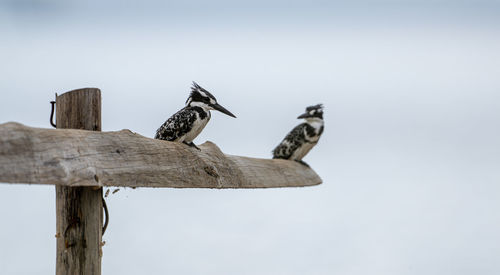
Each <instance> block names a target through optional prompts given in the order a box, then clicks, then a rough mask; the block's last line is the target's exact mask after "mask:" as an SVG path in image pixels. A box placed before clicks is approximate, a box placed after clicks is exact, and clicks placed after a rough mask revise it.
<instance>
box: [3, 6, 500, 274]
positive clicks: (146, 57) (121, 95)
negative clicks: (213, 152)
mask: <svg viewBox="0 0 500 275" xmlns="http://www.w3.org/2000/svg"><path fill="white" fill-rule="evenodd" d="M20 3H23V4H20ZM210 3H211V4H210V5H208V4H206V3H205V4H204V2H202V1H192V2H188V4H175V5H174V4H171V3H170V2H166V4H165V3H164V2H161V1H146V2H142V4H140V5H138V6H136V5H135V4H134V2H132V1H130V2H126V3H125V4H121V2H120V3H119V1H108V2H105V3H102V4H101V2H98V1H92V2H88V1H87V2H84V1H70V2H67V1H55V0H54V1H0V14H1V15H2V16H0V22H1V24H0V31H1V32H2V39H1V40H2V43H0V60H1V64H2V65H1V66H0V74H1V75H2V76H3V77H2V81H0V91H1V95H2V100H1V101H0V123H3V122H7V121H17V122H21V123H23V124H26V125H29V126H34V127H47V128H49V127H50V126H49V123H48V117H49V112H50V105H49V101H50V100H52V99H53V96H54V93H55V92H58V93H62V92H64V91H67V90H71V89H74V88H80V87H88V86H91V87H99V88H100V89H101V90H102V94H103V130H104V131H114V130H120V129H123V128H127V129H131V130H132V131H135V132H138V133H140V134H142V135H145V136H148V137H152V136H153V135H154V133H155V131H156V128H157V127H158V126H159V125H160V124H161V123H163V121H164V120H165V119H167V118H168V117H169V116H170V115H171V114H173V113H174V112H175V111H177V110H178V109H180V108H181V107H182V106H183V104H184V102H185V100H186V97H187V96H188V93H189V85H190V83H191V81H193V80H195V81H197V82H198V83H200V84H201V85H202V86H204V87H205V88H207V89H208V90H209V91H211V92H212V93H213V94H214V95H215V96H216V97H217V99H218V101H219V103H221V104H223V105H224V106H225V107H227V108H228V109H229V110H230V111H231V112H233V113H234V114H235V115H236V116H237V117H238V118H237V119H233V118H230V117H227V116H225V115H222V114H219V113H213V116H212V120H211V121H210V122H209V124H208V126H207V127H206V129H205V130H204V132H203V133H202V134H201V135H200V136H199V137H198V138H197V139H196V140H195V143H197V144H200V143H202V142H204V141H205V140H211V141H213V142H215V143H216V144H218V145H219V146H220V147H221V149H222V150H223V151H224V152H225V153H229V154H235V155H245V156H253V157H270V151H271V150H272V149H273V147H274V146H275V145H276V144H277V143H278V142H279V141H280V140H281V139H282V138H283V137H284V135H285V134H286V133H287V132H288V131H289V130H290V129H291V128H292V127H293V126H295V125H296V124H297V123H299V121H298V120H297V119H296V117H297V115H299V114H300V113H301V112H302V111H303V109H304V108H305V107H306V106H308V105H311V104H317V103H323V104H324V105H325V121H326V125H325V127H326V128H325V133H324V135H323V137H322V138H321V140H320V142H319V144H318V146H317V147H316V148H314V149H313V150H312V151H311V153H310V154H309V155H308V156H307V157H306V158H305V161H307V162H308V163H309V164H311V166H312V167H313V168H314V169H315V170H316V172H317V173H318V174H319V175H320V176H321V177H322V179H323V181H324V183H323V184H322V185H320V186H317V187H312V188H294V189H286V188H284V189H272V190H271V189H269V190H199V189H189V190H188V189H186V190H175V189H136V190H128V189H126V190H124V189H122V190H120V191H119V192H118V193H116V194H114V195H111V196H110V197H109V198H108V206H109V208H110V214H111V221H110V225H109V227H108V231H107V233H106V235H105V236H104V240H105V241H106V246H105V247H104V257H103V274H120V275H121V274H273V275H274V274H287V275H289V274H384V275H385V274H398V275H400V274H425V275H429V274H436V275H437V274H439V275H443V274H450V275H451V274H453V275H455V274H498V273H499V272H500V262H499V261H498V259H499V258H500V237H499V235H498V232H500V215H499V214H498V209H500V185H499V182H500V169H498V166H499V165H500V139H499V137H500V129H499V119H500V93H499V91H500V79H499V77H498V76H499V75H500V52H499V51H498V49H499V48H500V35H499V34H500V28H499V27H500V24H499V18H500V16H499V15H500V9H499V6H500V4H499V3H498V1H458V2H455V1H418V2H417V1H355V2H352V3H351V4H349V5H346V4H338V3H336V2H329V1H314V2H306V1H293V2H285V1H278V2H270V3H269V4H267V3H268V2H264V1H258V2H252V4H249V3H250V2H247V3H246V4H245V3H243V4H235V2H232V1H215V2H210ZM0 218H1V219H2V220H3V221H4V222H3V225H4V226H2V227H1V228H0V244H1V246H0V247H1V248H0V270H1V271H2V272H0V273H2V274H50V273H54V269H55V238H54V234H55V199H54V187H52V186H36V185H31V186H28V185H8V184H0Z"/></svg>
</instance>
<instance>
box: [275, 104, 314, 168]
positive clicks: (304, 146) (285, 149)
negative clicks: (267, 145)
mask: <svg viewBox="0 0 500 275" xmlns="http://www.w3.org/2000/svg"><path fill="white" fill-rule="evenodd" d="M301 118H303V119H305V122H303V123H301V124H299V125H297V126H296V127H295V128H293V130H292V131H290V133H288V135H286V137H285V138H284V139H283V141H282V142H281V143H280V144H279V145H278V146H276V148H274V150H273V158H274V159H288V160H294V161H297V162H299V163H301V164H303V165H305V166H307V167H309V165H308V164H307V163H305V162H304V161H303V160H302V158H304V156H305V155H306V154H307V153H309V151H310V150H311V149H312V148H313V147H314V146H315V145H316V143H318V140H319V138H320V136H321V134H322V133H323V129H324V122H323V105H321V104H318V105H314V106H309V107H307V108H306V112H305V113H303V114H302V115H300V116H299V117H298V119H301Z"/></svg>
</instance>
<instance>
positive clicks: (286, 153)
mask: <svg viewBox="0 0 500 275" xmlns="http://www.w3.org/2000/svg"><path fill="white" fill-rule="evenodd" d="M306 126H307V124H306V123H302V124H299V125H297V126H296V127H295V128H293V130H292V131H290V133H288V135H286V137H285V138H284V139H283V141H282V142H281V143H280V144H279V145H278V146H276V148H274V150H273V158H275V159H277V158H279V159H289V158H290V157H291V156H292V155H293V152H295V150H297V148H299V147H300V145H302V144H304V142H306V140H305V135H304V128H306Z"/></svg>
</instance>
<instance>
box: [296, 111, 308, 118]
mask: <svg viewBox="0 0 500 275" xmlns="http://www.w3.org/2000/svg"><path fill="white" fill-rule="evenodd" d="M308 116H309V113H307V112H306V113H303V114H301V115H300V116H298V117H297V119H299V118H306V117H308Z"/></svg>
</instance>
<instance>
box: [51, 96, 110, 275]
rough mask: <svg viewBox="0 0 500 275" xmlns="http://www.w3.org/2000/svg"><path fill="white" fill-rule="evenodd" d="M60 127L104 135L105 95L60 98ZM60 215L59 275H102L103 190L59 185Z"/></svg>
mask: <svg viewBox="0 0 500 275" xmlns="http://www.w3.org/2000/svg"><path fill="white" fill-rule="evenodd" d="M56 124H57V128H72V129H84V130H92V131H101V91H100V90H99V89H97V88H85V89H78V90H73V91H70V92H67V93H64V94H62V95H60V96H58V97H57V98H56ZM89 165H90V164H89ZM56 212H57V213H56V214H57V223H56V224H57V225H56V227H57V234H56V236H57V260H56V274H57V275H66V274H71V275H73V274H97V275H99V274H101V257H102V252H101V242H102V215H103V214H102V188H101V187H68V186H60V185H56Z"/></svg>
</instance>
